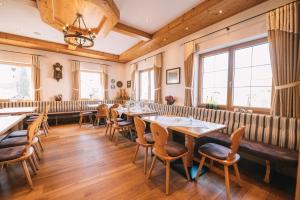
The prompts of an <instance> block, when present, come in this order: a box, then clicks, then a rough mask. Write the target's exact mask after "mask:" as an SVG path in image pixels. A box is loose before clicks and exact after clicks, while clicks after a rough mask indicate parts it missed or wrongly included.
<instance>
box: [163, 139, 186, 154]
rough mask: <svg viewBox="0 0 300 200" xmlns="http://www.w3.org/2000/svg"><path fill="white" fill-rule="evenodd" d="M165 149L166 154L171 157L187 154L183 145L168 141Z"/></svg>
mask: <svg viewBox="0 0 300 200" xmlns="http://www.w3.org/2000/svg"><path fill="white" fill-rule="evenodd" d="M165 149H166V152H167V154H168V155H169V156H172V157H177V156H180V155H182V154H185V153H187V152H188V149H187V148H186V147H185V146H184V145H182V144H179V143H177V142H173V141H168V143H167V144H166V146H165Z"/></svg>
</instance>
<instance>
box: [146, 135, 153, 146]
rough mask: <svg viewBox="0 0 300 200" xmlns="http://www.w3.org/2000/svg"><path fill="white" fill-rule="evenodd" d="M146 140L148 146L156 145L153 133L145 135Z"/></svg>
mask: <svg viewBox="0 0 300 200" xmlns="http://www.w3.org/2000/svg"><path fill="white" fill-rule="evenodd" d="M144 138H145V140H146V142H147V143H148V144H154V140H153V137H152V134H151V133H147V134H145V135H144Z"/></svg>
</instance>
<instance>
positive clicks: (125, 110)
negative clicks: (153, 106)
mask: <svg viewBox="0 0 300 200" xmlns="http://www.w3.org/2000/svg"><path fill="white" fill-rule="evenodd" d="M117 111H118V113H119V114H120V115H122V114H124V115H127V117H130V118H133V117H135V116H147V115H156V114H157V112H156V111H154V110H143V109H131V110H130V111H129V110H128V108H123V107H120V108H118V109H117Z"/></svg>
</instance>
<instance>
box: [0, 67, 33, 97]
mask: <svg viewBox="0 0 300 200" xmlns="http://www.w3.org/2000/svg"><path fill="white" fill-rule="evenodd" d="M0 68H1V79H0V99H26V100H32V99H33V85H32V68H31V66H20V65H12V64H0Z"/></svg>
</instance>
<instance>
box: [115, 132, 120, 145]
mask: <svg viewBox="0 0 300 200" xmlns="http://www.w3.org/2000/svg"><path fill="white" fill-rule="evenodd" d="M119 134H120V131H119V129H118V130H117V133H116V139H115V140H116V141H115V145H118V143H119Z"/></svg>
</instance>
